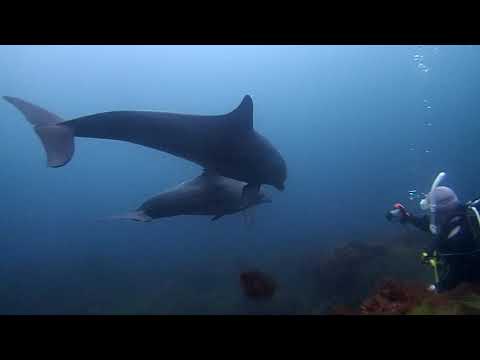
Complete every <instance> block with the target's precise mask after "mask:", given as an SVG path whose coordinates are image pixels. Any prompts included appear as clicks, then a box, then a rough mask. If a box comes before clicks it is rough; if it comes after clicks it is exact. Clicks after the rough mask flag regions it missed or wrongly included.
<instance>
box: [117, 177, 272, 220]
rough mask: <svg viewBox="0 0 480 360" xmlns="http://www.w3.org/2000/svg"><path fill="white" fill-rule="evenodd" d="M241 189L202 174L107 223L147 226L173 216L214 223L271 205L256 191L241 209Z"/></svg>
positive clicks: (224, 179)
mask: <svg viewBox="0 0 480 360" xmlns="http://www.w3.org/2000/svg"><path fill="white" fill-rule="evenodd" d="M244 185H245V183H243V182H240V181H237V180H234V179H230V178H227V177H223V176H220V175H218V174H215V173H212V172H210V171H208V170H206V171H204V172H203V173H202V174H201V175H200V176H197V177H196V178H194V179H192V180H189V181H185V182H182V183H181V184H179V185H177V186H175V187H173V188H171V189H168V190H166V191H163V192H161V193H160V194H158V195H156V196H154V197H151V198H150V199H148V200H146V201H145V202H144V203H143V204H142V205H141V206H140V207H139V208H138V209H136V210H134V211H132V212H128V213H126V214H124V215H115V216H111V217H110V219H125V220H133V221H140V222H149V221H152V220H154V219H159V218H164V217H172V216H177V215H211V216H213V218H212V220H217V219H219V218H221V217H222V216H224V215H227V214H233V213H236V212H239V211H243V210H247V209H248V208H250V207H253V206H256V205H259V204H263V203H269V202H271V200H270V199H269V198H268V197H267V196H266V195H265V194H264V193H263V192H262V191H259V192H258V193H257V194H256V198H255V199H254V200H253V201H252V202H251V203H250V204H248V205H245V204H244V203H243V201H242V189H243V186H244Z"/></svg>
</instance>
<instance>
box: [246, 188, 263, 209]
mask: <svg viewBox="0 0 480 360" xmlns="http://www.w3.org/2000/svg"><path fill="white" fill-rule="evenodd" d="M259 191H260V184H247V185H245V186H244V187H243V189H242V205H243V206H249V205H250V204H253V203H254V202H255V200H256V199H257V196H258V192H259Z"/></svg>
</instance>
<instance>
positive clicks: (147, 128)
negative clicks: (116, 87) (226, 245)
mask: <svg viewBox="0 0 480 360" xmlns="http://www.w3.org/2000/svg"><path fill="white" fill-rule="evenodd" d="M3 98H4V99H5V100H6V101H8V102H9V103H11V104H12V105H14V106H15V107H16V108H17V109H18V110H20V111H21V112H22V113H23V115H24V116H25V117H26V119H27V120H28V121H29V122H30V123H31V124H32V125H33V127H34V129H35V132H36V133H37V134H38V136H39V137H40V139H41V141H42V143H43V147H44V149H45V151H46V154H47V164H48V166H50V167H60V166H63V165H65V164H66V163H68V162H69V161H70V159H71V158H72V156H73V152H74V137H86V138H99V139H112V140H122V141H127V142H131V143H134V144H138V145H143V146H146V147H150V148H154V149H157V150H161V151H165V152H168V153H170V154H172V155H175V156H178V157H181V158H184V159H187V160H190V161H192V162H194V163H196V164H198V165H200V166H202V167H203V168H205V169H209V170H212V171H215V172H216V173H218V174H220V175H222V176H225V177H229V178H232V179H236V180H238V181H243V182H245V183H247V184H246V185H245V187H244V188H243V190H242V191H243V192H242V194H243V195H242V196H243V197H244V199H247V198H248V199H250V200H248V201H251V200H253V199H255V194H256V193H257V192H258V191H259V189H260V185H262V184H268V185H272V186H274V187H276V188H277V189H278V190H280V191H282V190H283V189H284V182H285V180H286V178H287V168H286V164H285V161H284V159H283V157H282V156H281V155H280V153H279V152H278V151H277V150H276V149H275V147H274V146H273V145H272V144H271V143H270V142H269V141H268V140H267V139H266V138H265V137H264V136H262V135H260V134H259V133H257V132H256V131H255V130H254V129H253V101H252V98H251V97H250V96H248V95H247V96H245V97H244V98H243V101H242V103H241V104H240V105H239V106H238V107H237V108H236V109H235V110H233V111H231V112H229V113H227V114H223V115H188V114H175V113H166V112H154V111H111V112H103V113H97V114H93V115H87V116H82V117H79V118H76V119H73V120H69V121H64V120H63V119H61V118H60V117H58V116H57V115H55V114H53V113H51V112H49V111H47V110H45V109H42V108H40V107H38V106H36V105H33V104H31V103H28V102H26V101H24V100H21V99H19V98H14V97H10V96H4V97H3Z"/></svg>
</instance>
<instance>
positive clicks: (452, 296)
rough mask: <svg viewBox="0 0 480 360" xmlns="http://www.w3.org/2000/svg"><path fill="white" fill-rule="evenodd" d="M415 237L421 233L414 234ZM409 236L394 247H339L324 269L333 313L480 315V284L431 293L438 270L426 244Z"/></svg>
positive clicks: (365, 244)
mask: <svg viewBox="0 0 480 360" xmlns="http://www.w3.org/2000/svg"><path fill="white" fill-rule="evenodd" d="M413 236H415V235H413ZM418 240H421V239H413V240H412V237H411V236H409V237H404V238H400V239H396V240H395V241H391V242H389V243H382V244H380V243H374V242H368V241H363V242H350V243H347V244H346V245H344V246H342V247H340V248H337V249H336V250H334V251H333V253H332V255H331V256H330V257H329V258H327V259H325V260H324V261H323V262H322V264H321V266H320V267H319V269H318V270H317V271H318V276H319V278H318V281H319V288H320V289H321V291H322V292H323V294H324V296H329V297H330V302H329V303H330V308H329V310H328V311H327V313H328V314H331V315H447V314H448V315H454V314H456V315H463V314H480V284H479V285H476V284H466V283H464V284H460V285H459V286H457V287H456V288H455V289H453V290H451V291H448V292H445V293H441V294H437V293H434V292H431V291H428V290H427V288H428V285H429V284H431V283H432V282H433V273H432V269H431V268H430V267H429V266H427V265H425V264H423V263H422V262H421V259H420V252H421V249H422V245H423V244H425V242H422V241H418Z"/></svg>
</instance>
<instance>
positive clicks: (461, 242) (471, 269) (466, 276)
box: [405, 205, 480, 291]
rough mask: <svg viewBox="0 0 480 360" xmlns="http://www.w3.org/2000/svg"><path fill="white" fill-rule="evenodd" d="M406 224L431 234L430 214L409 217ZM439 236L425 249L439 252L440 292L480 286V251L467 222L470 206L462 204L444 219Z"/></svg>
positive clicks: (431, 252) (438, 285)
mask: <svg viewBox="0 0 480 360" xmlns="http://www.w3.org/2000/svg"><path fill="white" fill-rule="evenodd" d="M405 222H407V223H409V224H412V225H414V226H415V227H417V228H418V229H420V230H423V231H426V232H430V228H429V226H430V220H429V216H428V215H424V216H422V217H420V216H415V215H408V216H407V218H406V219H405ZM439 223H440V224H443V225H442V226H441V228H440V233H439V235H437V236H436V235H434V236H433V240H432V242H431V244H430V245H429V246H428V247H427V248H426V249H425V250H426V252H427V253H428V254H433V252H434V251H436V253H437V256H438V258H439V260H440V262H441V265H440V267H439V283H438V284H436V286H437V289H438V290H439V291H444V290H450V289H452V288H454V287H456V286H457V285H459V284H460V283H462V282H470V283H480V249H479V244H478V242H477V241H476V240H475V237H474V236H473V233H472V230H471V228H470V226H469V223H468V219H467V207H466V206H465V205H461V206H459V207H458V209H457V210H455V211H452V212H450V213H449V214H448V215H447V216H444V217H443V219H441V218H440V219H439Z"/></svg>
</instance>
